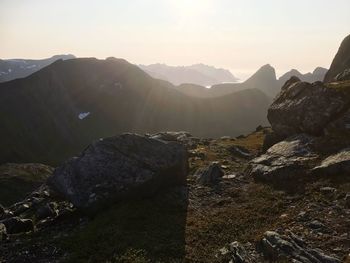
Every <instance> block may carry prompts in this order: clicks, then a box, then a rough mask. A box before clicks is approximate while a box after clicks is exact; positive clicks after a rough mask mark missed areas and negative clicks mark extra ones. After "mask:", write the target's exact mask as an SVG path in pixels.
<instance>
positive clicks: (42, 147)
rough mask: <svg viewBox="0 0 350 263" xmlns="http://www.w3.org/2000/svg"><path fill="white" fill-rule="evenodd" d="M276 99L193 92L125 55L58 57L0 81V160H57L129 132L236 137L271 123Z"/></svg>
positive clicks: (249, 94) (252, 94)
mask: <svg viewBox="0 0 350 263" xmlns="http://www.w3.org/2000/svg"><path fill="white" fill-rule="evenodd" d="M270 102H271V99H270V98H268V97H267V96H266V95H265V94H264V93H263V92H262V91H260V90H258V89H247V90H241V91H238V92H233V93H231V94H228V95H226V96H221V97H215V98H214V97H213V98H197V97H192V96H188V95H185V94H183V93H181V92H179V91H178V90H177V87H175V86H174V85H172V84H171V83H169V82H166V81H163V80H158V79H154V78H152V77H150V76H149V75H148V74H147V73H145V72H144V71H142V70H141V69H140V68H139V67H137V66H135V65H133V64H130V63H128V62H127V61H125V60H123V59H116V58H108V59H106V60H98V59H95V58H78V59H69V60H58V61H56V62H54V63H52V64H51V65H49V66H47V67H45V68H43V69H41V70H39V71H37V72H35V73H34V74H32V75H30V76H28V77H26V78H21V79H16V80H12V81H9V82H4V83H0V118H1V120H2V129H1V130H0V136H1V138H6V140H1V141H0V148H1V149H3V150H2V151H1V152H0V162H42V163H49V164H55V163H58V162H60V161H62V160H63V159H65V158H68V157H69V156H72V155H74V154H76V153H77V152H79V151H81V150H82V149H83V148H84V147H86V145H87V144H88V143H89V142H90V141H92V140H96V139H98V138H101V137H108V136H112V135H115V134H120V133H123V132H137V133H155V132H159V131H165V130H185V131H189V132H191V133H192V134H194V135H195V136H202V137H219V136H224V135H231V136H235V135H239V134H242V133H246V132H248V131H250V130H252V129H254V128H255V127H256V126H257V125H259V124H262V125H264V124H267V120H266V110H267V108H268V106H269V104H270Z"/></svg>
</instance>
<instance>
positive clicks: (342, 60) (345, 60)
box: [324, 35, 350, 82]
mask: <svg viewBox="0 0 350 263" xmlns="http://www.w3.org/2000/svg"><path fill="white" fill-rule="evenodd" d="M347 68H350V35H349V36H347V37H346V38H345V39H344V40H343V42H342V43H341V45H340V47H339V50H338V53H337V54H336V56H335V58H334V59H333V62H332V64H331V67H330V68H329V70H328V72H327V74H326V76H325V78H324V81H325V82H331V81H333V80H334V78H335V77H336V76H337V75H338V74H339V73H341V72H343V71H344V70H345V69H347Z"/></svg>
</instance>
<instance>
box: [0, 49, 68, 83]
mask: <svg viewBox="0 0 350 263" xmlns="http://www.w3.org/2000/svg"><path fill="white" fill-rule="evenodd" d="M72 58H75V57H74V56H73V55H56V56H53V57H51V58H46V59H38V60H36V59H5V60H1V59H0V82H5V81H10V80H13V79H18V78H24V77H27V76H29V75H30V74H33V73H34V72H37V71H38V70H40V69H42V68H44V67H46V66H48V65H50V64H51V63H53V62H55V61H56V60H59V59H63V60H66V59H72Z"/></svg>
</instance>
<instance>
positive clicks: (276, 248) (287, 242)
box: [259, 231, 341, 263]
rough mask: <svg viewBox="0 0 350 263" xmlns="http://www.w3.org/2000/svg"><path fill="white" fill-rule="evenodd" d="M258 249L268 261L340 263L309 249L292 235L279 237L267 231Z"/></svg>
mask: <svg viewBox="0 0 350 263" xmlns="http://www.w3.org/2000/svg"><path fill="white" fill-rule="evenodd" d="M259 249H260V250H261V252H262V253H263V254H264V256H265V257H266V258H267V259H269V260H270V261H278V262H279V260H288V262H289V260H290V261H291V262H300V263H340V262H341V261H340V260H339V259H337V258H335V257H332V256H327V255H325V254H324V253H323V252H322V251H320V250H318V249H313V248H309V247H308V246H307V244H306V243H305V242H304V241H303V240H302V239H301V238H299V237H297V236H296V235H294V234H293V233H290V234H289V235H280V234H278V233H277V232H274V231H267V232H265V234H264V237H263V238H262V240H261V242H260V244H259ZM283 262H284V261H283ZM286 262H287V261H286Z"/></svg>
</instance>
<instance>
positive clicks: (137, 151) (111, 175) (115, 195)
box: [48, 134, 188, 210]
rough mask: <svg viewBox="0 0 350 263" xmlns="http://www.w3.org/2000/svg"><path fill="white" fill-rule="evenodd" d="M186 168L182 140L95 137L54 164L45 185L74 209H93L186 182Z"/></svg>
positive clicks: (128, 135)
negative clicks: (80, 148) (95, 139)
mask: <svg viewBox="0 0 350 263" xmlns="http://www.w3.org/2000/svg"><path fill="white" fill-rule="evenodd" d="M187 171H188V158H187V150H186V149H185V146H183V145H182V144H180V143H177V142H165V141H162V140H157V139H152V138H148V137H145V136H140V135H136V134H123V135H120V136H115V137H110V138H105V139H100V140H98V141H95V142H94V143H92V144H91V145H90V146H88V147H87V148H86V149H85V150H84V151H83V152H82V153H81V155H80V156H78V157H74V158H72V159H70V160H68V161H67V162H66V163H64V164H63V165H61V166H60V167H58V168H57V169H56V170H55V171H54V174H53V176H52V177H50V178H49V179H48V184H49V186H50V187H51V188H53V189H54V190H55V191H57V192H58V193H60V194H62V195H63V196H64V197H65V198H66V199H68V200H69V201H70V202H72V203H73V204H74V205H75V206H76V207H77V208H81V209H88V210H95V209H98V208H100V206H104V205H107V204H109V203H111V202H115V201H119V200H121V199H124V198H133V197H141V196H150V195H153V194H155V193H156V192H157V191H158V190H161V189H164V188H166V187H169V186H173V185H181V184H185V182H186V176H187Z"/></svg>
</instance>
